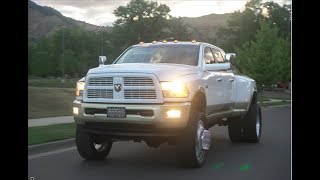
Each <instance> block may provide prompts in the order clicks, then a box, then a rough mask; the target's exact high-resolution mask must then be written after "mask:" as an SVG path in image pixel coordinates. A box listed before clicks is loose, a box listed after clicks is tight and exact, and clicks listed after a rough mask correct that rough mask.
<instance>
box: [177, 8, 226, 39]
mask: <svg viewBox="0 0 320 180" xmlns="http://www.w3.org/2000/svg"><path fill="white" fill-rule="evenodd" d="M231 14H232V13H227V14H209V15H205V16H201V17H194V18H190V17H181V20H182V21H183V22H184V23H185V24H186V25H187V26H188V28H189V31H191V32H192V35H193V37H194V38H195V39H196V40H198V41H207V40H208V37H210V39H212V38H213V37H215V34H216V32H217V30H218V29H219V28H220V27H224V26H226V25H227V21H228V19H229V17H230V16H231Z"/></svg>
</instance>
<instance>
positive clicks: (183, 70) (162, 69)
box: [88, 63, 200, 81]
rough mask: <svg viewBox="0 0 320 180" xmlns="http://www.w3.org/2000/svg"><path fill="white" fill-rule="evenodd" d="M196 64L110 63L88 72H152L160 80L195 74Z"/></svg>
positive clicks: (196, 71) (197, 70)
mask: <svg viewBox="0 0 320 180" xmlns="http://www.w3.org/2000/svg"><path fill="white" fill-rule="evenodd" d="M199 68H200V67H198V66H189V65H183V64H165V63H163V64H146V63H126V64H111V65H104V66H100V67H97V68H93V69H90V70H89V72H88V74H100V73H144V74H154V75H156V76H157V77H158V79H159V80H160V81H172V80H173V79H175V78H178V77H180V76H185V75H190V74H197V73H198V72H199Z"/></svg>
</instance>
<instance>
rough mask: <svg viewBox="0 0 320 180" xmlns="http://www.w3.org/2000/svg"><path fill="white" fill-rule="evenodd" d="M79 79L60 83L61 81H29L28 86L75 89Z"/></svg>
mask: <svg viewBox="0 0 320 180" xmlns="http://www.w3.org/2000/svg"><path fill="white" fill-rule="evenodd" d="M79 79H80V78H79ZM79 79H65V80H64V82H62V81H61V79H29V80H28V86H35V87H55V88H75V87H76V83H77V81H78V80H79Z"/></svg>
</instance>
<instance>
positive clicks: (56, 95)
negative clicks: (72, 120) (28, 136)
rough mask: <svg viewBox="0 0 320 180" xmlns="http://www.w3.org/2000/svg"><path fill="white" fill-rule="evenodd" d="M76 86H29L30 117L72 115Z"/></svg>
mask: <svg viewBox="0 0 320 180" xmlns="http://www.w3.org/2000/svg"><path fill="white" fill-rule="evenodd" d="M74 91H75V89H74V88H43V87H28V119H33V118H43V117H55V116H72V103H73V101H74V100H75V92H74Z"/></svg>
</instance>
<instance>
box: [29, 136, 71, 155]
mask: <svg viewBox="0 0 320 180" xmlns="http://www.w3.org/2000/svg"><path fill="white" fill-rule="evenodd" d="M70 146H75V138H70V139H65V140H59V141H53V142H48V143H43V144H35V145H30V146H28V154H29V153H31V154H34V153H37V152H43V151H49V150H52V149H60V148H61V147H70Z"/></svg>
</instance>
